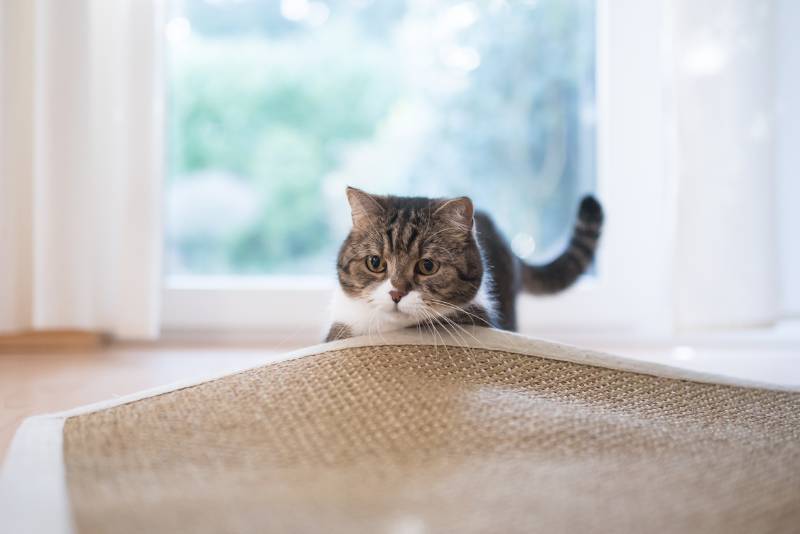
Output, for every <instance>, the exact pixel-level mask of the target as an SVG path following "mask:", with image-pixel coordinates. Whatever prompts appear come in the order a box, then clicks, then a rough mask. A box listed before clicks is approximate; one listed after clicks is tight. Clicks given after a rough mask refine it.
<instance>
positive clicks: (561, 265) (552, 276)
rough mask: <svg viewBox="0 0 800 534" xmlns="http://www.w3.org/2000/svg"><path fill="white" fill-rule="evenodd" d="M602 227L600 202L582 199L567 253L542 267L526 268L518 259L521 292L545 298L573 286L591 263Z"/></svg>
mask: <svg viewBox="0 0 800 534" xmlns="http://www.w3.org/2000/svg"><path fill="white" fill-rule="evenodd" d="M602 228H603V207H602V206H601V205H600V202H598V201H597V199H596V198H594V197H593V196H591V195H587V196H585V197H583V200H581V205H580V208H579V209H578V220H577V221H576V223H575V227H574V228H573V230H572V238H571V239H570V242H569V246H568V247H567V250H565V251H564V252H563V253H561V255H560V256H558V257H557V258H556V259H554V260H553V261H551V262H550V263H547V264H544V265H528V264H527V263H525V262H523V261H522V260H520V263H522V286H523V288H524V289H525V291H527V292H528V293H533V294H534V295H549V294H552V293H558V292H559V291H563V290H565V289H567V288H568V287H569V286H571V285H572V284H573V283H575V280H577V279H578V277H579V276H580V275H582V274H583V273H584V272H586V269H588V268H589V266H590V265H591V264H592V261H594V256H595V251H596V250H597V243H598V241H599V239H600V232H601V230H602Z"/></svg>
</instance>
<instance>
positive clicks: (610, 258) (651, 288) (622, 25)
mask: <svg viewBox="0 0 800 534" xmlns="http://www.w3.org/2000/svg"><path fill="white" fill-rule="evenodd" d="M596 23H597V110H598V113H597V116H598V123H597V161H598V165H597V169H598V176H597V193H598V196H599V198H600V199H601V201H602V202H603V204H604V206H605V210H606V213H607V218H606V227H605V231H604V235H603V239H602V242H601V247H600V251H599V255H598V259H597V272H598V273H599V276H597V277H585V279H584V280H581V281H580V282H579V283H578V284H577V285H576V287H575V288H573V289H571V290H569V291H567V292H566V293H564V294H561V295H558V296H555V297H546V298H541V297H540V298H533V297H530V296H527V295H525V296H521V297H520V300H519V312H518V316H519V325H520V330H521V331H522V332H526V333H532V334H537V335H555V334H560V333H562V332H564V333H596V332H602V333H610V332H615V331H623V330H624V331H627V332H632V331H635V332H638V333H657V334H664V333H666V332H669V331H671V328H672V318H671V309H672V308H671V305H670V296H669V288H670V279H669V273H670V269H669V268H668V267H669V261H670V260H669V258H670V257H671V255H670V253H671V239H670V235H671V232H670V228H671V226H672V224H671V220H670V213H672V210H671V207H672V202H673V200H672V199H673V194H672V191H671V188H670V186H669V183H670V180H669V179H668V178H669V176H668V172H669V170H668V169H667V168H666V162H667V160H668V158H667V157H666V154H665V151H666V149H667V148H666V147H668V146H669V144H668V143H667V142H665V141H666V140H667V138H668V136H667V135H666V128H665V125H666V121H665V116H664V114H665V113H666V111H665V109H664V108H665V106H664V104H665V102H666V99H665V98H664V95H663V91H664V85H663V83H662V80H663V77H662V69H663V65H664V59H665V58H663V57H662V54H663V50H664V47H663V46H662V38H663V36H664V35H665V32H664V29H663V26H664V4H663V0H651V1H648V2H641V1H640V0H613V1H612V0H598V3H597V21H596ZM631 199H636V201H635V202H632V201H631ZM343 201H344V200H343ZM333 268H334V267H333V259H332V261H331V270H333ZM334 284H335V279H334V277H333V273H331V277H329V278H324V277H305V276H303V277H287V276H265V277H258V278H251V277H197V276H189V277H185V276H182V277H168V278H167V279H166V281H165V287H164V292H163V307H162V327H163V330H164V332H165V333H167V334H169V333H176V332H194V333H197V332H205V333H212V334H213V333H218V334H220V335H222V334H225V335H237V334H241V335H248V334H254V333H257V334H259V335H261V336H265V337H272V338H275V339H283V338H286V339H299V338H318V337H319V336H320V335H321V333H322V332H323V331H324V330H325V329H326V327H327V323H328V321H329V309H328V302H329V300H330V295H331V291H332V289H333V287H334Z"/></svg>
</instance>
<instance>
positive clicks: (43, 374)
mask: <svg viewBox="0 0 800 534" xmlns="http://www.w3.org/2000/svg"><path fill="white" fill-rule="evenodd" d="M562 341H566V342H571V343H572V344H576V345H581V346H587V347H593V348H595V349H599V350H605V351H607V352H612V353H616V354H622V355H626V356H631V357H635V358H639V359H642V360H648V361H655V362H659V363H664V364H667V365H673V366H678V367H685V368H688V369H693V370H696V371H702V372H706V373H714V374H723V375H729V376H735V377H739V378H749V379H751V380H755V381H761V382H772V383H778V384H784V385H797V384H800V350H798V344H797V343H794V342H792V343H783V344H777V345H775V344H773V345H770V346H762V345H761V344H760V343H757V342H748V343H744V344H743V343H741V342H738V341H737V342H735V343H732V342H727V343H721V344H717V345H708V344H706V345H704V346H686V345H678V346H676V345H669V344H662V345H652V344H650V345H642V344H638V345H637V344H628V345H625V344H619V343H609V342H608V341H605V342H598V341H597V340H594V341H587V340H575V339H564V340H562ZM294 348H298V345H287V344H283V345H281V346H280V347H277V346H274V345H272V346H270V345H253V346H242V345H235V344H227V345H220V344H217V345H216V346H213V345H212V346H208V345H204V346H197V345H194V346H189V345H186V344H183V345H176V344H175V343H171V344H169V343H167V344H165V343H161V344H158V345H138V346H137V345H112V346H108V347H94V348H92V347H89V348H84V349H72V350H69V351H63V350H42V349H40V350H38V351H35V352H29V353H19V352H17V353H13V352H11V353H9V352H6V353H3V352H0V459H2V458H4V457H5V453H6V450H7V448H8V444H9V442H10V441H11V438H12V436H13V434H14V432H15V430H16V428H17V427H18V426H19V424H20V423H21V422H22V420H23V419H25V418H26V417H29V416H31V415H36V414H42V413H51V412H58V411H62V410H67V409H70V408H74V407H77V406H82V405H85V404H89V403H93V402H98V401H102V400H108V399H112V398H114V397H117V396H121V395H127V394H130V393H134V392H137V391H141V390H144V389H148V388H152V387H156V386H161V385H165V384H169V383H172V382H177V381H180V380H187V379H192V378H203V377H207V376H211V375H215V374H219V373H222V372H226V371H234V370H237V369H241V368H244V367H248V366H254V365H258V364H260V363H266V362H269V361H271V360H274V359H275V358H277V357H278V356H279V355H281V354H283V353H284V352H287V351H289V350H292V349H294Z"/></svg>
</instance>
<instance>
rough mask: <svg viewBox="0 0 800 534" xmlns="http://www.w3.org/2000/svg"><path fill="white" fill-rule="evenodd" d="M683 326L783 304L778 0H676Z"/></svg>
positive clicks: (741, 320)
mask: <svg viewBox="0 0 800 534" xmlns="http://www.w3.org/2000/svg"><path fill="white" fill-rule="evenodd" d="M667 5H668V6H669V7H668V16H667V24H666V27H667V38H668V42H669V44H670V47H669V56H670V60H669V61H668V62H667V63H668V69H667V73H668V74H667V81H668V83H669V89H668V91H669V92H670V93H671V106H670V107H671V122H670V127H671V128H672V132H671V133H672V139H673V140H674V143H673V146H672V154H671V163H672V170H673V172H674V177H675V179H676V185H677V188H676V189H677V199H676V200H677V201H676V212H675V220H676V224H675V241H674V242H675V245H676V246H675V251H674V263H673V273H674V274H673V280H674V288H675V292H674V299H675V300H674V303H673V305H674V314H675V326H676V327H677V328H678V329H695V328H733V327H748V326H759V325H766V324H770V323H772V322H774V321H775V320H776V319H777V318H778V317H779V314H780V299H779V269H778V267H779V261H778V258H779V251H778V245H777V241H776V235H777V231H776V230H777V224H778V222H777V221H778V217H777V216H776V212H775V204H776V203H775V194H776V175H775V169H774V166H775V165H774V154H775V151H774V147H775V137H776V134H775V117H774V102H775V100H774V83H775V78H776V65H775V61H774V57H775V47H774V41H773V40H774V31H775V27H776V22H777V17H778V13H777V10H776V4H775V3H773V2H753V1H752V0H703V1H702V2H698V1H696V0H675V1H671V2H668V4H667Z"/></svg>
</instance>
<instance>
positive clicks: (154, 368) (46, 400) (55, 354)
mask: <svg viewBox="0 0 800 534" xmlns="http://www.w3.org/2000/svg"><path fill="white" fill-rule="evenodd" d="M290 348H291V347H281V350H280V351H279V350H276V349H275V348H272V349H267V348H263V347H224V348H223V347H212V348H198V347H187V346H183V347H174V346H173V347H169V346H124V345H123V346H112V347H107V348H103V347H96V348H89V349H70V350H66V351H50V352H42V351H41V350H39V351H35V352H28V353H0V460H1V459H2V458H4V457H5V453H6V450H7V448H8V445H9V443H10V441H11V438H12V436H13V435H14V432H15V431H16V429H17V427H18V426H19V424H20V423H21V422H22V420H23V419H25V418H26V417H29V416H31V415H37V414H42V413H52V412H58V411H63V410H67V409H70V408H74V407H77V406H82V405H84V404H89V403H93V402H98V401H102V400H107V399H113V398H114V397H119V396H122V395H128V394H130V393H135V392H137V391H141V390H144V389H149V388H153V387H156V386H161V385H165V384H169V383H172V382H177V381H180V380H187V379H192V378H203V377H206V376H211V375H215V374H219V373H223V372H226V371H234V370H237V369H241V368H244V367H248V366H254V365H258V364H260V363H266V362H269V361H270V360H271V359H274V358H275V357H276V356H277V355H279V354H280V353H282V352H285V351H286V350H289V349H290Z"/></svg>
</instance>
